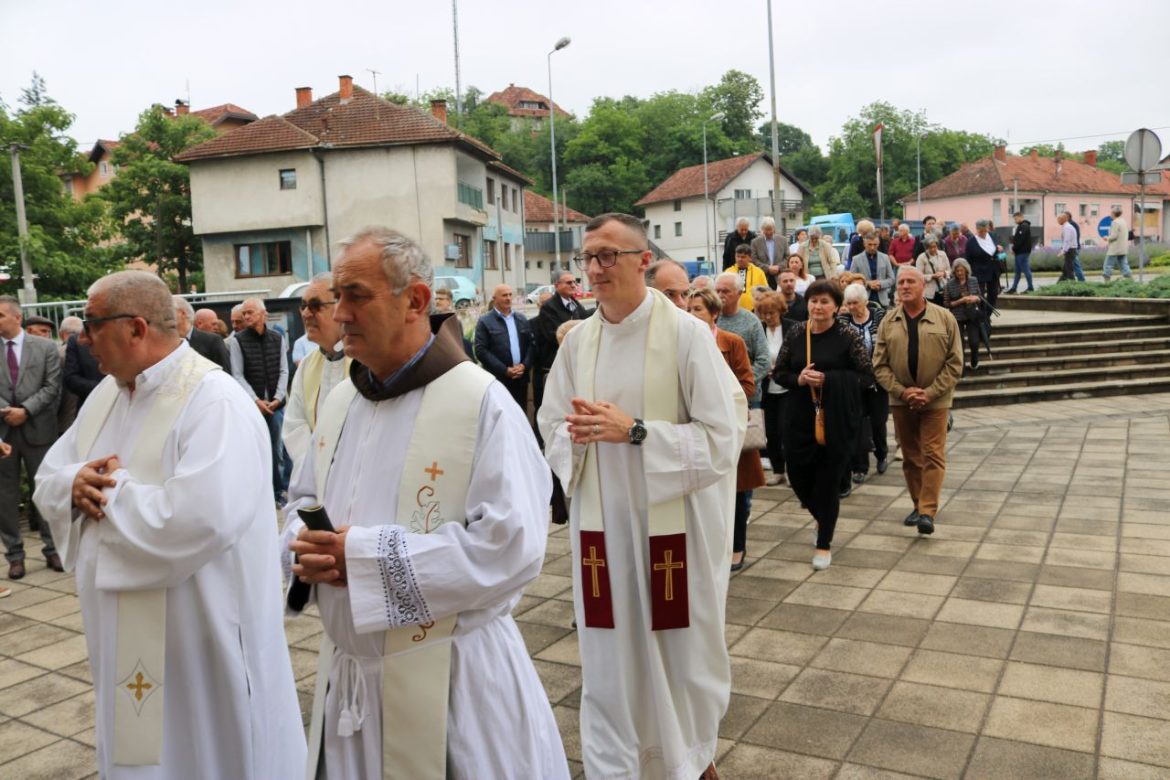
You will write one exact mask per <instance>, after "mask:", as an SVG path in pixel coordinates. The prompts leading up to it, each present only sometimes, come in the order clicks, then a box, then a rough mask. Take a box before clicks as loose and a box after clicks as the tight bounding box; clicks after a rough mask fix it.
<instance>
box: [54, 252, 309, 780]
mask: <svg viewBox="0 0 1170 780" xmlns="http://www.w3.org/2000/svg"><path fill="white" fill-rule="evenodd" d="M84 326H85V329H84V331H83V333H82V335H81V336H80V339H81V343H83V344H85V345H86V346H87V347H89V350H90V352H91V353H92V354H93V356H94V358H95V359H96V360H97V362H98V365H99V366H100V367H101V369H102V371H103V372H105V373H106V374H108V376H107V377H106V378H105V379H104V380H103V381H102V383H101V384H99V385H98V386H97V388H96V389H95V390H94V391H93V392H92V393H91V394H90V396H89V398H88V399H87V400H86V403H85V406H83V407H82V409H81V412H80V414H79V415H78V417H77V420H76V421H75V422H74V424H73V426H72V427H71V428H70V429H69V430H68V431H67V432H66V433H65V435H63V436H62V437H61V438H60V439H58V440H57V443H56V444H54V445H53V447H52V449H50V450H49V452H48V454H47V455H46V456H45V460H44V462H43V463H42V464H41V469H40V471H39V472H38V473H37V486H36V492H35V495H34V500H35V501H36V504H37V506H38V507H39V508H40V510H41V514H42V516H43V517H44V518H45V520H46V521H47V522H48V523H49V526H50V528H51V529H52V533H53V539H54V541H55V542H56V544H57V550H58V551H59V552H60V554H61V558H62V560H63V562H64V564H65V568H66V569H67V570H70V569H74V568H75V569H76V571H77V575H76V576H77V594H78V596H79V598H80V600H81V616H82V621H83V624H84V626H85V637H86V646H87V649H88V651H89V662H90V668H91V671H92V673H93V682H94V689H95V693H96V698H97V704H96V706H97V713H96V718H95V720H96V724H97V764H98V765H97V769H98V773H99V774H100V775H101V777H103V778H106V779H107V780H119V779H124V780H183V779H184V778H193V777H207V778H239V779H241V780H269V779H270V778H276V777H282V778H283V777H293V776H296V775H297V774H299V773H300V771H301V768H302V767H303V765H304V757H305V739H304V731H303V728H302V725H301V718H300V708H299V706H298V703H297V695H296V687H295V684H294V682H293V675H292V666H291V664H290V662H289V655H288V646H287V644H286V643H285V636H284V625H283V621H282V605H281V585H280V570H279V567H278V566H277V562H276V561H274V560H273V558H272V549H273V545H275V544H276V537H275V534H274V532H273V527H272V518H273V513H272V490H271V466H270V460H269V458H270V452H271V447H270V446H269V443H268V436H267V433H266V431H265V430H264V426H263V423H262V422H261V420H260V418H259V416H258V415H257V414H256V412H255V406H254V405H253V404H252V402H251V401H250V399H248V398H247V397H246V396H245V394H244V392H243V391H242V390H241V389H240V386H239V385H238V384H237V383H236V382H235V381H234V380H233V379H232V378H231V377H230V376H229V375H227V374H226V373H224V372H223V371H222V370H220V368H219V367H218V366H216V365H215V364H214V363H212V362H211V361H209V360H206V359H205V358H203V357H201V356H200V355H198V354H197V353H196V352H195V351H194V350H192V349H191V347H190V346H188V345H187V342H186V340H184V339H182V338H180V337H179V335H178V332H177V331H176V329H175V315H174V304H173V303H172V301H171V296H170V291H169V290H168V289H167V286H166V285H165V284H164V283H163V282H162V281H161V280H160V279H159V278H158V277H157V276H155V275H154V274H150V273H146V272H144V271H122V272H119V273H115V274H111V275H109V276H106V277H103V278H102V279H99V280H98V281H97V282H95V283H94V285H93V286H92V287H91V288H90V290H89V300H88V301H87V302H86V305H85V319H84Z"/></svg>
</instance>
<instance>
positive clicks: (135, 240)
mask: <svg viewBox="0 0 1170 780" xmlns="http://www.w3.org/2000/svg"><path fill="white" fill-rule="evenodd" d="M214 136H215V131H214V130H212V129H211V127H210V126H209V125H208V124H207V123H206V122H204V121H203V120H202V119H200V118H199V117H196V116H190V115H188V116H179V117H171V116H169V115H168V114H167V113H166V112H165V111H164V110H163V108H162V106H157V105H156V106H153V107H151V108H150V109H148V110H146V111H144V112H143V113H142V114H141V115H140V116H139V117H138V125H137V127H136V128H135V130H134V132H133V133H130V134H128V135H124V136H123V137H122V139H121V141H122V142H121V144H119V146H118V148H117V149H115V150H114V153H113V155H112V158H113V162H114V165H115V166H116V167H117V168H118V175H117V176H115V177H114V178H113V179H112V180H111V181H110V183H109V184H107V185H106V186H105V187H103V188H102V191H101V193H100V194H101V196H102V197H103V198H104V199H105V200H106V201H107V202H108V203H109V204H110V212H111V214H112V215H113V217H114V219H116V220H117V222H118V223H119V225H120V232H121V234H122V237H123V239H124V241H123V242H122V243H120V244H118V245H117V253H118V255H119V256H120V257H121V258H122V259H124V260H126V261H129V260H140V261H142V262H145V263H149V264H151V265H153V266H155V268H156V269H157V270H158V272H159V274H160V275H163V274H166V273H169V272H174V273H175V274H176V275H177V276H178V280H179V289H181V290H186V289H187V283H188V280H187V275H188V273H189V272H191V271H197V270H201V269H202V268H203V250H202V247H201V245H200V242H199V241H197V240H196V238H195V234H194V231H193V230H192V227H191V175H190V171H189V169H188V168H187V166H186V165H181V164H179V163H176V162H174V161H173V160H174V157H175V155H177V154H179V153H180V152H182V151H184V150H186V149H188V148H190V147H192V146H194V145H195V144H198V143H202V142H203V141H206V140H208V139H209V138H212V137H214Z"/></svg>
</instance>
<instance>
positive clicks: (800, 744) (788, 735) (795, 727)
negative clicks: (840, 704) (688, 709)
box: [743, 702, 867, 760]
mask: <svg viewBox="0 0 1170 780" xmlns="http://www.w3.org/2000/svg"><path fill="white" fill-rule="evenodd" d="M866 722H867V719H866V718H864V717H862V716H860V715H850V714H848V713H844V712H833V711H832V710H824V709H819V708H816V707H805V706H802V705H799V704H787V703H785V702H777V703H775V704H773V705H772V706H771V707H769V708H768V710H767V712H765V713H764V714H763V715H762V716H760V719H759V720H758V721H756V725H755V726H753V727H752V728H751V730H750V731H748V733H747V734H746V735H745V736H744V738H743V741H744V742H748V743H751V744H754V745H763V746H765V747H772V748H779V749H781V750H790V751H793V752H796V753H804V754H806V755H813V756H821V757H823V758H834V759H838V760H839V759H842V758H844V757H845V754H846V753H847V752H848V751H849V748H850V746H851V745H852V744H853V742H854V740H856V739H857V735H858V734H860V733H861V731H862V729H864V728H865V724H866Z"/></svg>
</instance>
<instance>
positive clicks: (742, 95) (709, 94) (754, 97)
mask: <svg viewBox="0 0 1170 780" xmlns="http://www.w3.org/2000/svg"><path fill="white" fill-rule="evenodd" d="M702 97H703V98H704V100H705V101H706V102H707V104H708V105H709V106H710V108H711V112H712V113H715V112H718V111H722V112H723V114H724V118H723V123H722V124H723V132H724V133H726V134H727V137H728V138H730V139H731V140H732V141H735V142H737V143H740V144H747V145H748V149H750V150H751V151H755V146H756V141H755V133H754V132H753V131H752V128H753V127H754V126H755V122H756V120H757V119H759V117H760V103H761V102H763V100H764V90H763V89H762V88H761V87H760V82H759V81H757V80H756V77H755V76H752V75H749V74H747V73H744V72H743V71H741V70H729V71H727V72H726V73H724V74H723V77H722V78H721V79H719V83H718V84H716V85H714V86H711V87H707V88H706V89H704V90H703V92H702ZM743 151H747V149H745V150H743Z"/></svg>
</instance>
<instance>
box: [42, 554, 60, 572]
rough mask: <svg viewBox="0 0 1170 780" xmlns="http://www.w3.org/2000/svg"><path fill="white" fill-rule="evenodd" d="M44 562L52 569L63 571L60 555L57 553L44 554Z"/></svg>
mask: <svg viewBox="0 0 1170 780" xmlns="http://www.w3.org/2000/svg"><path fill="white" fill-rule="evenodd" d="M45 563H47V564H48V565H49V568H50V569H52V570H53V571H65V567H64V566H62V565H61V556H60V555H58V554H57V553H49V554H48V555H46V556H45Z"/></svg>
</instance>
